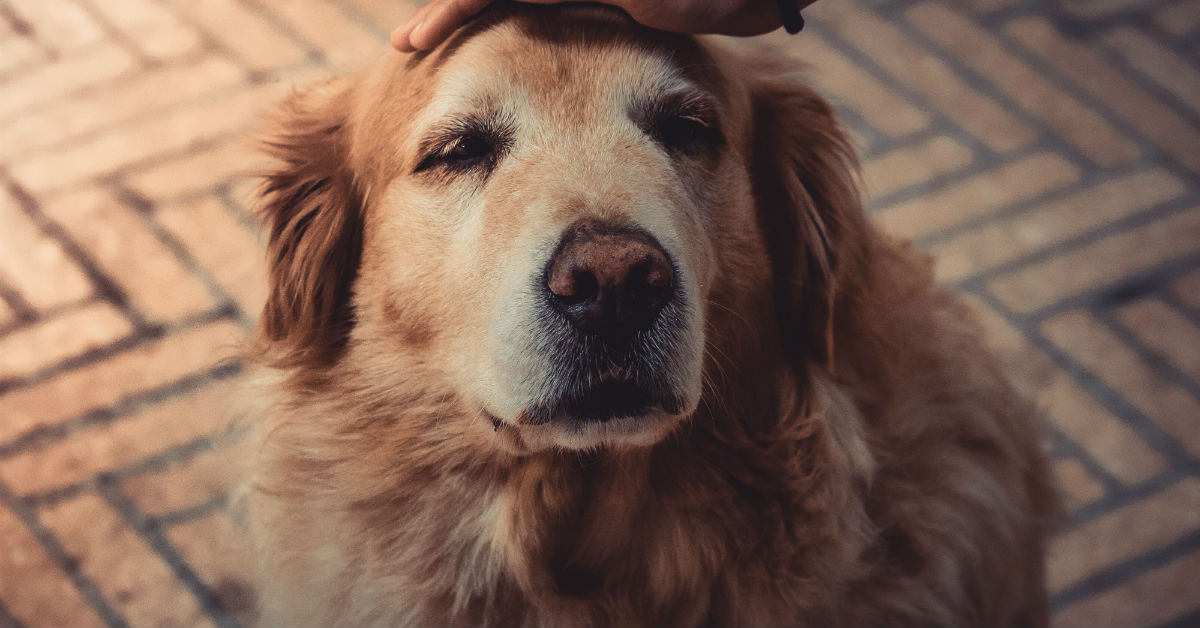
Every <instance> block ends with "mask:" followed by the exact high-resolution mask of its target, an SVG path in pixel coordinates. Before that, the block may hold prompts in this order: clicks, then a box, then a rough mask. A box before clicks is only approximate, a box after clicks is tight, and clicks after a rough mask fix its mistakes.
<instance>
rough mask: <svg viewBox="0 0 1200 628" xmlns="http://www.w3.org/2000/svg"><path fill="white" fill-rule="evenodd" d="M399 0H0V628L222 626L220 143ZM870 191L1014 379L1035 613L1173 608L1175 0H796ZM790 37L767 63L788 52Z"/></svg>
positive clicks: (379, 33)
mask: <svg viewBox="0 0 1200 628" xmlns="http://www.w3.org/2000/svg"><path fill="white" fill-rule="evenodd" d="M415 8H416V4H415V3H412V2H403V1H400V0H0V627H4V626H74V625H89V626H97V625H111V626H126V625H130V626H175V625H180V626H182V625H218V626H238V625H245V624H250V623H252V622H253V621H254V614H255V613H254V592H253V590H252V589H251V587H250V585H249V584H248V580H247V578H246V577H245V571H246V565H245V562H246V558H245V553H244V551H243V550H241V549H240V548H239V546H238V535H237V533H236V532H235V529H234V527H233V526H232V523H231V520H230V519H229V517H228V516H227V515H226V513H225V510H224V508H225V505H226V501H227V492H228V490H229V487H230V484H231V482H232V479H231V474H230V473H229V472H228V469H229V467H230V465H229V461H228V460H227V459H225V458H223V457H222V454H223V453H224V452H225V451H226V447H225V446H224V445H223V444H222V443H223V441H221V440H219V439H217V438H215V437H214V434H216V433H218V431H219V430H220V429H221V426H222V424H223V420H224V419H223V407H224V404H225V401H226V399H227V398H228V396H229V394H230V390H231V388H232V386H234V385H235V384H236V382H237V379H238V377H239V376H240V373H241V367H240V365H239V364H238V362H237V361H236V360H235V359H233V357H234V356H236V354H237V352H238V343H239V342H240V340H241V339H242V338H243V337H244V336H245V334H247V333H248V331H249V330H250V329H251V328H252V326H253V319H254V316H255V314H256V312H257V310H258V308H259V307H260V303H261V301H262V298H263V269H262V264H261V260H260V241H261V240H260V237H259V235H258V233H257V231H256V229H255V226H254V223H253V221H252V220H251V217H250V211H251V202H250V201H251V193H250V190H251V189H252V187H253V183H252V182H250V181H248V180H246V179H245V178H243V176H242V174H241V173H242V172H244V171H245V169H247V168H250V167H253V165H254V162H255V157H254V156H253V152H252V151H251V150H250V149H249V146H250V143H249V142H248V140H247V138H248V135H249V132H250V131H251V130H252V129H254V128H255V127H256V125H257V124H258V122H259V120H260V116H261V113H262V111H264V109H265V108H267V107H268V106H269V105H270V104H271V103H272V102H274V101H275V100H277V99H278V98H279V97H280V96H281V95H282V94H284V93H286V92H287V91H288V90H289V89H291V88H292V86H295V85H304V84H306V83H309V82H312V81H313V80H315V79H318V78H320V77H325V76H329V75H332V74H337V73H344V72H347V71H352V70H353V69H354V68H355V67H357V66H359V65H360V64H363V63H365V62H367V61H369V60H371V59H372V58H374V57H376V56H378V55H381V54H390V53H389V52H388V49H387V47H386V43H385V42H386V36H387V33H388V31H389V30H390V29H391V28H392V27H393V26H395V25H398V24H400V23H401V21H402V20H403V19H404V18H405V17H407V16H408V15H410V14H411V13H412V12H413V11H414V10H415ZM805 17H806V18H807V20H808V28H807V29H806V30H805V31H804V33H803V34H801V35H798V36H795V37H788V36H787V35H784V34H782V33H777V34H773V35H770V36H769V37H770V38H771V39H772V40H773V41H775V42H776V43H777V44H778V45H780V46H782V47H785V48H786V49H787V50H788V51H790V53H791V54H793V55H794V56H795V57H796V58H797V59H798V60H802V61H803V62H805V63H807V64H809V65H811V66H812V77H813V80H814V82H815V83H816V84H817V85H818V86H819V87H820V89H821V90H822V91H823V92H824V93H825V94H826V95H827V96H828V97H829V98H830V99H831V100H832V101H834V102H835V103H836V105H837V107H838V108H839V110H840V111H841V113H842V115H843V118H844V120H845V122H846V124H847V125H848V127H849V128H850V129H851V130H852V133H853V134H854V137H855V139H856V142H857V144H858V148H859V149H860V151H861V154H862V159H863V172H864V178H865V181H866V184H867V187H868V194H869V196H870V199H871V201H870V208H871V211H872V212H873V213H874V214H875V216H876V218H877V220H878V222H879V223H880V224H881V225H883V227H884V228H886V229H887V230H889V231H891V232H892V233H895V234H898V235H900V236H904V237H907V238H911V239H913V240H914V241H915V242H916V243H917V244H918V245H919V246H920V247H921V248H923V249H926V250H928V251H930V252H932V253H934V254H935V255H937V256H938V259H939V262H938V264H937V272H938V274H939V276H940V277H941V279H942V280H944V281H945V282H948V283H949V284H950V285H952V286H953V287H954V288H956V289H957V290H959V291H960V292H961V293H962V294H963V295H964V296H965V297H966V298H967V299H968V300H969V301H971V302H972V303H973V304H974V305H975V306H976V307H977V309H978V311H979V313H980V316H981V318H982V320H983V321H984V323H985V324H986V326H987V328H988V329H989V331H990V333H991V335H992V340H993V341H994V344H995V347H996V348H997V350H998V351H999V352H1000V353H1001V355H1002V356H1003V358H1004V360H1005V362H1006V364H1007V366H1008V368H1009V371H1010V372H1011V374H1012V375H1013V377H1014V378H1015V380H1016V382H1017V384H1018V386H1019V387H1020V388H1021V389H1022V390H1023V391H1024V392H1025V393H1027V394H1028V395H1029V396H1031V397H1032V398H1034V399H1036V400H1037V402H1038V404H1039V407H1040V409H1041V412H1042V416H1043V418H1044V423H1045V426H1046V429H1047V434H1048V436H1047V441H1046V442H1047V448H1048V450H1049V451H1050V453H1051V455H1052V456H1053V461H1054V469H1055V471H1056V473H1057V475H1058V477H1059V479H1060V481H1061V484H1062V488H1063V492H1064V494H1065V496H1066V503H1067V510H1068V514H1067V515H1066V516H1064V519H1063V521H1062V522H1061V524H1060V525H1059V526H1058V531H1057V533H1056V536H1055V538H1054V542H1053V547H1052V551H1051V554H1050V558H1049V565H1048V571H1049V582H1050V587H1051V590H1052V599H1053V603H1054V608H1055V621H1056V623H1057V624H1058V625H1059V626H1109V625H1111V626H1180V627H1182V626H1196V625H1200V462H1198V461H1200V180H1198V178H1197V174H1198V173H1200V0H891V1H887V0H822V1H821V2H818V3H817V4H816V5H815V6H814V7H812V8H811V9H810V10H808V11H806V12H805ZM798 62H799V61H798Z"/></svg>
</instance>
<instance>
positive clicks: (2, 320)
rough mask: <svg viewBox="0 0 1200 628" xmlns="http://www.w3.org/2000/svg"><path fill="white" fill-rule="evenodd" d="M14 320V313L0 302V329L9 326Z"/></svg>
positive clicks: (5, 304) (15, 317)
mask: <svg viewBox="0 0 1200 628" xmlns="http://www.w3.org/2000/svg"><path fill="white" fill-rule="evenodd" d="M15 320H17V315H16V313H15V312H13V311H12V308H10V307H8V304H7V303H5V302H4V301H3V300H0V329H3V328H5V327H7V326H8V325H11V324H12V323H13V321H15Z"/></svg>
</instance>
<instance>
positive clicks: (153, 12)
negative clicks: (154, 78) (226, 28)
mask: <svg viewBox="0 0 1200 628" xmlns="http://www.w3.org/2000/svg"><path fill="white" fill-rule="evenodd" d="M92 6H93V7H95V9H96V11H98V12H99V13H101V14H103V15H104V18H105V20H107V21H108V23H109V24H112V25H113V27H114V28H116V29H117V30H119V31H121V33H122V34H123V35H124V36H125V37H126V39H127V40H128V41H129V42H131V43H132V44H133V45H135V46H137V48H138V50H139V51H140V52H141V53H142V54H143V55H145V56H146V57H148V58H151V59H157V60H163V59H170V58H174V57H178V56H180V55H183V54H186V53H188V52H191V51H193V50H195V49H196V48H198V47H199V45H200V37H199V35H198V34H197V32H196V30H195V29H193V28H191V27H189V26H188V25H186V24H184V23H183V22H182V21H180V19H179V17H178V16H177V15H175V14H173V13H171V12H170V11H168V10H167V9H166V8H164V7H162V6H160V5H158V4H156V3H154V2H151V1H150V0H121V1H120V2H93V3H92Z"/></svg>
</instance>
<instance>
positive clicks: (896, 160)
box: [862, 135, 971, 198]
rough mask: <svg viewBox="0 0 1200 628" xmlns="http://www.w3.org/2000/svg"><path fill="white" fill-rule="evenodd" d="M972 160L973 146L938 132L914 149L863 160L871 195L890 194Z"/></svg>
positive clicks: (868, 192)
mask: <svg viewBox="0 0 1200 628" xmlns="http://www.w3.org/2000/svg"><path fill="white" fill-rule="evenodd" d="M970 162H971V149H970V148H968V147H966V146H964V145H963V144H962V142H959V141H958V140H955V139H954V138H951V137H946V136H944V135H939V136H937V137H934V138H933V139H930V140H928V141H925V142H922V143H921V144H918V145H917V146H913V147H911V148H900V149H896V150H894V151H890V152H887V153H884V154H882V155H879V156H878V157H873V158H871V159H869V160H867V161H866V162H864V163H863V166H862V170H863V180H864V181H865V182H866V190H867V194H868V198H871V197H880V196H887V195H888V194H892V193H893V192H897V191H899V190H903V189H904V188H907V187H910V186H913V185H917V184H919V183H923V182H926V181H929V180H931V179H933V178H935V177H937V176H939V175H943V174H946V173H947V172H951V171H953V170H955V169H957V168H961V167H963V166H965V165H967V164H969V163H970Z"/></svg>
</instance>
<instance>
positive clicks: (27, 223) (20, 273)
mask: <svg viewBox="0 0 1200 628" xmlns="http://www.w3.org/2000/svg"><path fill="white" fill-rule="evenodd" d="M0 225H4V228H2V229H0V276H3V277H4V279H5V280H6V281H7V282H8V283H9V285H10V286H12V287H13V288H14V289H16V290H17V292H20V293H21V297H22V298H23V299H24V300H25V301H27V302H28V303H29V304H30V305H32V306H33V307H35V308H37V309H41V310H45V309H48V308H51V307H54V306H56V305H63V304H66V303H72V302H76V301H79V300H82V299H84V298H87V297H88V296H89V295H90V294H91V293H92V285H91V283H90V282H88V280H87V277H86V276H84V274H83V272H82V271H81V270H80V269H79V267H78V266H77V265H76V264H75V262H73V261H72V260H71V259H70V258H69V257H67V256H66V254H65V253H63V250H62V248H61V247H59V246H58V244H57V243H56V242H55V241H54V240H52V239H51V238H49V237H47V236H46V235H45V234H43V233H42V231H41V230H40V229H39V228H38V226H37V225H36V224H35V223H34V222H33V220H31V219H30V218H29V216H28V215H26V214H25V212H24V211H22V209H21V208H20V207H19V206H18V205H17V201H16V199H14V198H12V197H11V196H9V195H8V193H6V192H4V191H3V190H0Z"/></svg>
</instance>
